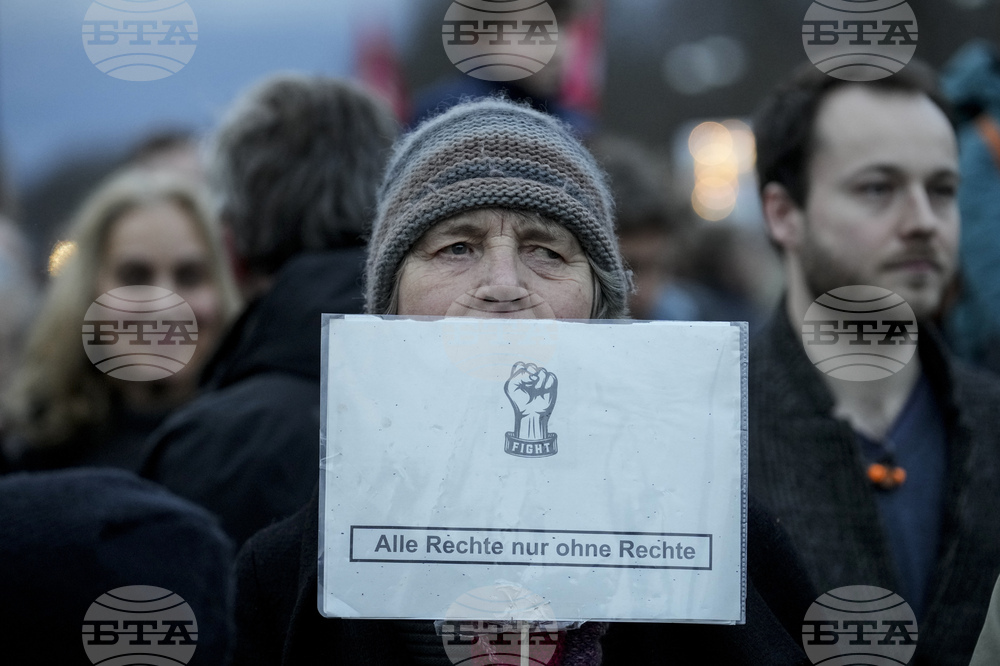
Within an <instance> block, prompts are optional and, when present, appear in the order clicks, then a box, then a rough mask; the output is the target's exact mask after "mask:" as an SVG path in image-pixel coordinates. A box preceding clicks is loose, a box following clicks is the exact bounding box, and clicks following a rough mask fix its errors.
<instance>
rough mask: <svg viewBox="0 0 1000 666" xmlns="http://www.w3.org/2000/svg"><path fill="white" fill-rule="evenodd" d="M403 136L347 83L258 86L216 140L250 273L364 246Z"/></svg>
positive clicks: (217, 186) (314, 80) (381, 109)
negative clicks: (305, 255) (388, 162)
mask: <svg viewBox="0 0 1000 666" xmlns="http://www.w3.org/2000/svg"><path fill="white" fill-rule="evenodd" d="M398 131H399V130H398V126H397V123H396V121H395V119H394V118H393V117H392V114H391V112H390V111H389V110H388V109H387V108H386V106H385V105H384V104H382V103H381V102H379V101H378V100H376V99H375V98H374V97H373V96H371V95H370V94H368V93H366V92H365V91H363V90H361V89H360V88H358V87H357V86H355V85H352V84H350V83H347V82H343V81H337V80H334V79H329V78H325V77H321V76H302V75H289V74H282V75H278V76H275V77H273V78H270V79H267V80H265V81H264V82H262V83H261V84H259V85H258V86H256V87H254V88H253V89H251V90H250V91H249V92H248V93H247V94H246V95H245V96H244V97H243V98H242V99H241V100H240V101H238V102H237V103H236V105H235V106H234V108H233V110H232V112H231V114H230V116H229V118H228V119H227V120H226V121H225V123H224V124H223V125H222V127H221V128H220V130H219V131H218V133H217V135H216V139H215V146H214V151H213V152H214V155H213V164H212V170H211V178H212V184H213V188H214V190H215V192H216V194H217V195H218V196H219V202H218V203H219V207H220V210H219V212H220V215H221V216H222V218H223V220H224V221H225V223H226V224H227V225H228V226H229V228H230V229H231V230H232V233H233V237H234V241H235V245H236V251H237V253H238V254H239V255H240V258H241V259H242V261H243V262H244V264H245V266H246V268H247V269H248V270H249V271H250V272H251V273H254V274H258V275H272V274H274V273H275V272H277V270H278V269H279V268H281V266H282V265H283V264H284V263H285V261H287V260H288V259H289V258H290V257H292V256H293V255H296V254H298V253H300V252H304V251H317V250H327V249H335V248H339V247H351V246H360V245H363V243H364V237H365V234H366V233H367V232H368V229H369V227H370V223H371V218H372V215H373V213H374V210H375V203H376V190H377V189H378V184H379V181H380V179H381V176H382V169H383V167H384V165H385V159H386V157H387V156H388V151H389V148H390V146H391V145H392V143H393V141H394V140H395V138H396V135H397V134H398Z"/></svg>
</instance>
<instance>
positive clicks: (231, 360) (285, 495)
mask: <svg viewBox="0 0 1000 666" xmlns="http://www.w3.org/2000/svg"><path fill="white" fill-rule="evenodd" d="M363 261H364V251H363V250H362V249H346V250H334V251H329V252H321V253H314V254H306V255H302V256H299V257H296V258H294V259H292V260H290V261H289V263H288V264H286V265H285V266H284V267H283V268H282V269H281V270H280V271H279V272H278V274H277V276H276V278H275V281H274V284H273V285H272V288H271V289H270V290H269V291H268V292H267V293H266V294H265V295H264V296H262V297H261V298H260V299H259V300H257V301H256V302H254V303H253V304H252V305H250V306H249V308H248V309H247V311H246V312H245V313H244V314H243V316H241V317H240V319H239V320H238V321H237V322H236V324H235V325H234V327H233V329H232V330H231V331H230V332H229V333H228V334H227V336H226V338H225V340H224V341H223V344H222V347H221V349H220V351H219V353H218V354H217V355H216V356H215V358H214V359H213V360H212V362H211V364H210V366H209V368H208V369H207V370H206V381H205V389H204V390H205V392H204V393H203V394H202V395H200V396H199V397H198V398H197V399H195V400H194V401H192V402H191V403H189V404H188V405H186V406H185V407H184V408H182V409H180V410H179V411H178V412H176V413H175V414H173V415H171V417H170V418H169V419H168V420H167V421H166V422H165V423H164V424H163V426H162V427H161V428H159V429H158V430H157V431H156V432H155V433H153V435H152V437H151V439H150V443H149V446H150V454H149V457H148V458H147V460H146V463H145V465H144V467H143V469H142V475H143V476H145V477H147V478H149V479H152V480H154V481H156V482H158V483H161V484H163V485H164V486H166V487H167V488H169V489H170V490H172V491H173V492H175V493H177V494H178V495H181V496H182V497H186V498H188V499H190V500H192V501H194V502H197V503H198V504H201V505H202V506H204V507H206V508H208V509H209V510H211V511H213V512H214V513H216V514H217V515H218V516H219V517H220V519H221V522H222V527H223V529H225V530H226V532H227V533H228V534H229V535H230V537H232V539H233V540H234V541H235V542H236V543H237V544H238V545H239V544H242V543H243V542H244V541H246V540H247V539H249V538H250V536H251V535H253V534H254V532H256V531H258V530H260V529H262V528H264V527H266V526H268V525H270V524H271V523H272V522H274V521H276V520H279V519H281V518H284V517H286V516H289V515H291V514H293V513H295V511H297V510H298V509H299V508H300V507H301V506H302V505H303V504H305V503H306V502H308V501H309V493H311V492H312V489H313V487H314V486H315V485H316V481H317V479H318V478H319V413H320V412H319V397H320V396H319V393H320V371H321V370H320V333H321V315H322V314H323V313H324V312H328V313H342V314H354V313H359V312H361V311H362V308H363V301H362V297H361V269H362V262H363Z"/></svg>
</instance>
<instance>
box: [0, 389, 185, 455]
mask: <svg viewBox="0 0 1000 666" xmlns="http://www.w3.org/2000/svg"><path fill="white" fill-rule="evenodd" d="M168 414H169V410H165V411H155V412H138V411H135V410H133V409H131V408H129V407H128V406H126V405H125V404H124V402H123V400H122V399H121V398H120V397H118V396H112V400H111V407H110V412H109V414H108V417H107V418H106V419H105V420H104V421H102V422H101V423H96V424H93V425H89V426H87V427H85V428H82V429H81V430H80V431H79V432H78V433H76V434H75V435H74V436H73V437H72V438H70V439H69V440H68V441H66V442H62V443H60V444H55V445H52V446H29V445H28V443H27V442H26V441H24V440H23V439H21V438H18V437H14V436H10V437H9V438H8V441H6V442H4V443H0V448H4V449H5V451H4V452H0V456H3V455H6V457H7V464H8V465H9V466H10V468H11V469H12V470H17V471H25V472H33V471H44V470H54V469H65V468H67V467H115V468H118V469H124V470H128V471H130V472H138V471H139V468H140V467H141V466H142V464H143V461H144V460H145V457H146V456H145V446H146V441H147V440H148V438H149V436H150V435H151V434H152V433H153V432H154V431H155V430H156V428H157V427H159V426H160V424H162V423H163V421H164V420H165V419H166V417H167V415H168ZM0 471H2V464H0Z"/></svg>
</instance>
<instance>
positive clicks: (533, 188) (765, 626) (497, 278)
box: [235, 99, 815, 666]
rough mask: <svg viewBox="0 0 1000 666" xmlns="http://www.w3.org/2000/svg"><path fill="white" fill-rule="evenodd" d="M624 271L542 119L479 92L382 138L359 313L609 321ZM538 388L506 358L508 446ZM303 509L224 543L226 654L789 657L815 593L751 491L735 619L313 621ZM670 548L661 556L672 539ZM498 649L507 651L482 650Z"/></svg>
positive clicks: (432, 658) (533, 424) (520, 445)
mask: <svg viewBox="0 0 1000 666" xmlns="http://www.w3.org/2000/svg"><path fill="white" fill-rule="evenodd" d="M630 283H631V280H630V275H629V272H628V271H627V270H626V269H625V267H624V265H623V262H622V258H621V253H620V251H619V248H618V240H617V238H616V236H615V231H614V203H613V201H612V197H611V194H610V191H609V189H608V186H607V183H606V182H605V178H604V175H603V173H602V172H601V170H600V169H599V167H598V166H597V164H596V163H595V161H594V159H593V158H592V157H591V155H590V154H589V153H588V152H587V151H586V149H585V148H583V146H582V145H581V144H580V143H579V142H578V141H577V140H576V139H575V138H574V137H573V136H572V134H571V132H570V131H569V130H568V129H567V128H566V126H565V125H563V124H562V123H561V122H559V121H558V120H555V119H553V118H551V117H549V116H546V115H544V114H541V113H538V112H536V111H532V110H530V109H527V108H524V107H521V106H518V105H516V104H512V103H510V102H507V101H504V100H496V99H488V100H479V101H475V102H469V103H465V104H461V105H459V106H456V107H454V108H452V109H451V110H449V111H447V112H446V113H444V114H442V115H440V116H437V117H436V118H432V119H430V120H428V121H426V122H425V123H423V124H422V125H421V126H419V127H418V128H416V130H414V131H413V132H412V133H411V134H409V135H408V136H406V137H404V138H403V139H401V140H400V141H399V142H398V144H397V145H396V147H395V150H394V154H393V157H392V159H391V160H390V163H389V166H388V168H387V172H386V176H385V180H384V182H383V186H382V190H381V196H380V203H379V209H378V215H377V219H376V221H375V225H374V229H373V233H372V238H371V243H370V246H369V249H368V262H367V269H366V309H367V312H369V313H371V314H399V315H429V316H447V317H456V316H465V317H504V318H536V319H622V318H625V317H627V315H628V312H627V306H626V296H627V294H628V292H629V290H630V288H631V284H630ZM513 380H516V381H513ZM512 382H513V383H512ZM515 384H516V386H515ZM556 389H557V380H556V377H555V376H554V375H553V374H551V373H549V372H547V371H546V369H545V368H541V367H538V366H534V365H526V364H523V363H522V364H519V366H515V367H514V369H513V370H512V374H511V380H508V384H507V385H506V387H505V390H506V391H507V396H508V398H509V399H510V402H511V404H512V405H513V406H514V407H515V408H517V409H521V412H519V415H520V416H522V417H523V418H522V419H519V420H518V423H517V425H516V426H515V430H514V432H512V433H509V436H508V447H509V450H508V451H507V452H508V453H511V454H512V455H546V454H550V453H551V452H552V451H553V450H554V448H555V447H556V446H557V444H556V441H555V437H554V435H552V434H551V433H548V432H547V429H546V423H547V416H548V414H549V413H551V410H552V407H553V405H554V403H555V398H556ZM518 391H521V392H523V393H524V395H523V396H522V395H521V394H519V393H517V392H518ZM536 403H537V404H538V405H541V407H539V408H538V409H534V410H533V409H532V407H531V405H532V404H536ZM522 407H523V409H522ZM373 427H375V426H373ZM531 442H535V444H534V445H532V444H531ZM526 443H527V444H526ZM622 481H623V482H627V480H626V479H622ZM318 514H319V502H318V497H317V498H315V499H314V501H313V502H312V503H311V504H310V505H309V506H307V507H306V508H305V509H304V510H303V511H301V512H300V513H299V514H297V515H295V516H293V517H291V518H290V519H288V520H286V521H284V522H282V523H279V524H278V525H275V526H273V527H272V528H269V529H268V530H265V531H263V532H261V533H259V534H258V535H257V536H255V537H254V538H253V539H251V540H250V541H249V542H248V543H247V545H246V546H245V548H244V549H243V551H242V552H241V554H240V560H239V564H238V578H239V580H238V593H237V612H238V617H237V623H238V648H237V659H236V662H235V663H237V664H250V663H254V664H256V663H259V664H279V663H280V664H300V663H302V664H305V663H315V662H316V659H317V657H316V656H315V655H318V654H323V655H329V658H330V659H333V660H334V661H335V662H336V663H344V664H358V665H361V664H365V665H370V664H444V665H447V664H449V663H457V661H456V660H458V659H472V661H469V662H467V663H516V662H517V661H518V659H520V663H533V664H560V665H564V666H570V665H573V666H577V665H581V666H582V665H588V666H597V665H599V664H649V663H659V662H661V661H662V662H670V663H698V664H702V663H726V664H763V663H767V664H799V663H806V657H805V654H804V653H803V652H802V650H801V648H800V647H799V638H798V637H799V636H800V635H801V626H802V624H801V623H802V618H803V616H804V614H805V611H806V609H807V608H808V606H809V604H810V602H811V601H812V600H813V599H814V597H815V595H814V593H813V591H812V590H811V588H810V586H809V584H808V582H807V581H806V578H805V576H804V575H803V574H802V573H801V569H800V568H799V566H798V564H797V561H796V559H795V555H794V553H792V551H791V549H790V546H788V544H787V541H786V539H785V537H784V534H783V533H782V532H781V531H780V530H779V529H778V528H777V527H776V525H774V523H773V521H770V520H769V519H768V518H767V517H766V516H765V515H763V514H762V513H761V512H760V511H759V510H758V509H757V507H756V506H755V505H754V504H752V503H751V505H750V511H749V525H748V530H749V539H748V541H749V553H748V572H749V575H750V579H751V583H750V584H749V586H748V594H747V605H746V618H747V621H746V624H745V625H743V626H717V625H690V624H637V623H636V624H632V623H606V622H585V623H583V624H581V625H580V626H578V627H577V628H572V629H567V628H565V627H562V626H557V627H553V626H531V627H520V630H518V628H514V629H515V633H504V632H505V631H507V632H510V631H511V627H507V628H506V629H504V628H499V629H497V628H495V627H494V629H493V631H492V633H490V632H489V631H488V630H487V631H486V632H480V633H478V634H477V633H476V632H475V631H474V630H473V631H472V634H470V633H469V630H466V629H462V628H461V627H460V628H459V629H458V630H455V628H454V627H453V626H452V627H449V625H448V623H447V622H446V623H445V625H444V626H443V627H441V629H440V635H439V633H438V631H436V630H435V626H434V623H432V622H429V621H425V620H397V621H388V620H346V619H337V618H324V617H322V616H321V615H320V614H319V612H318V611H317V603H316V600H317V586H318V574H317V570H318V567H317V560H318V558H319V557H320V556H322V553H321V552H320V550H319V543H318V540H317V535H318V533H319V525H318ZM383 537H384V546H385V550H387V551H388V550H393V551H397V550H404V551H405V549H407V548H409V547H410V545H411V540H410V539H409V537H407V536H406V535H396V534H393V535H391V536H390V535H388V534H387V535H379V537H378V538H379V539H380V541H379V543H382V541H381V540H382V539H383ZM435 543H436V544H437V547H438V548H444V546H445V542H443V541H438V542H435ZM463 544H464V545H463ZM477 544H479V546H478V547H480V548H486V547H487V546H486V544H485V541H483V542H482V543H480V541H477V540H476V539H475V538H469V540H468V543H464V542H460V543H459V544H458V545H455V547H456V548H458V547H460V545H461V547H466V548H467V549H469V550H473V549H475V548H476V547H477ZM412 545H413V547H414V548H416V543H415V542H414V543H413V544H412ZM378 547H379V546H376V548H378ZM588 547H589V545H588ZM594 548H595V552H596V551H597V547H596V546H594ZM636 548H637V549H638V548H640V547H638V546H637V547H636ZM660 548H661V550H660V551H655V552H657V553H666V552H667V546H665V545H664V546H661V547H660ZM677 550H680V548H679V547H678V549H677ZM636 552H638V550H637V551H636ZM649 552H650V553H652V552H653V551H649ZM684 552H687V551H684ZM643 553H644V554H647V553H646V551H643ZM670 553H671V555H672V556H676V551H675V550H673V546H671V550H670ZM663 556H664V557H665V555H663ZM326 566H327V567H329V566H332V564H331V562H329V561H327V562H326ZM580 582H581V584H583V585H585V584H586V580H585V579H583V580H581V581H580ZM541 601H542V602H544V600H541ZM483 619H484V620H487V619H490V618H483ZM468 624H470V623H467V622H465V623H462V625H463V626H464V625H468ZM471 624H476V623H471ZM479 627H480V629H482V628H483V625H482V624H480V625H479ZM503 646H506V647H503ZM511 646H513V647H511ZM459 647H461V648H462V649H461V650H460V649H458V648H459ZM512 654H513V655H517V656H516V657H511V658H512V659H513V660H514V661H511V662H505V661H502V660H501V661H491V659H494V660H495V659H502V657H503V656H507V657H510V655H512Z"/></svg>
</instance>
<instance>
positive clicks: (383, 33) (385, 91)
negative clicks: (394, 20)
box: [354, 24, 410, 123]
mask: <svg viewBox="0 0 1000 666" xmlns="http://www.w3.org/2000/svg"><path fill="white" fill-rule="evenodd" d="M354 44H355V48H356V50H357V53H356V55H355V59H354V61H355V72H356V77H357V79H358V80H359V81H361V83H362V84H363V85H364V86H365V88H367V89H368V90H370V91H371V92H373V93H374V94H376V95H378V96H379V97H381V98H382V99H383V100H385V101H386V103H388V104H389V107H390V108H391V109H392V110H393V112H394V113H395V114H396V118H397V120H399V121H400V122H401V123H402V122H405V121H406V120H407V119H408V118H409V111H410V100H409V97H408V95H407V92H406V81H405V79H404V77H403V69H402V67H401V66H400V62H399V57H398V56H397V54H396V47H395V44H394V43H393V41H392V34H391V33H390V32H389V28H388V27H387V26H385V25H372V24H369V25H367V26H365V27H362V28H360V29H359V30H358V38H357V39H356V40H355V41H354Z"/></svg>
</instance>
